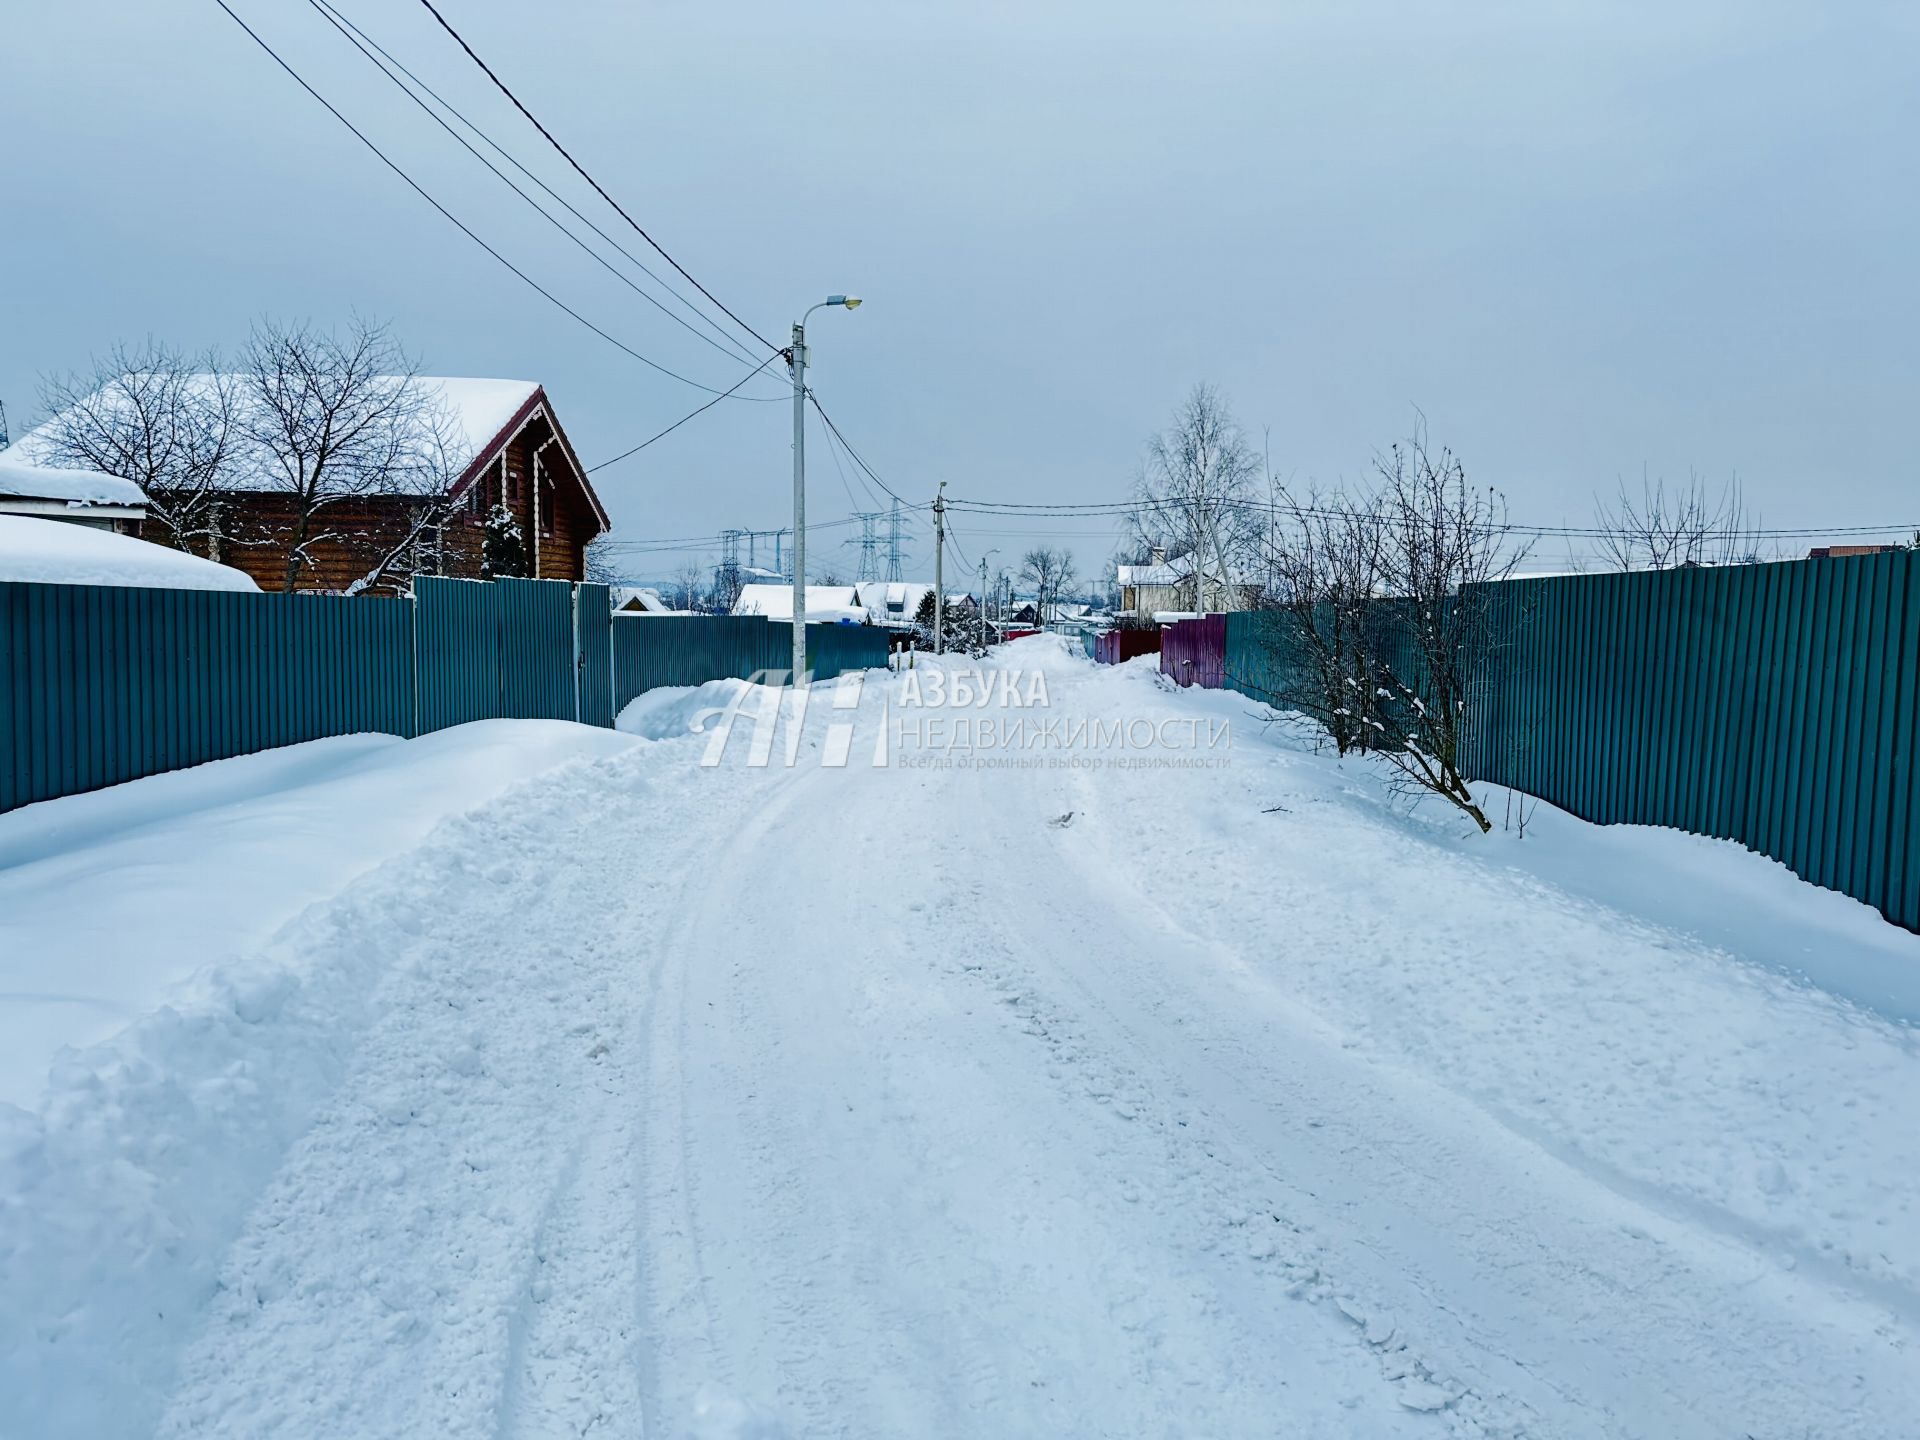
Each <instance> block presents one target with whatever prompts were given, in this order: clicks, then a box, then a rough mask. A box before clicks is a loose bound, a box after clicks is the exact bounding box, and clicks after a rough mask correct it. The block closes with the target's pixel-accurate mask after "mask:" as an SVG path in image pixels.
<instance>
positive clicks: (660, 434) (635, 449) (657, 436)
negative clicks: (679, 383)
mask: <svg viewBox="0 0 1920 1440" xmlns="http://www.w3.org/2000/svg"><path fill="white" fill-rule="evenodd" d="M779 358H780V357H779V356H778V355H769V356H768V357H767V358H766V359H764V360H762V361H761V362H760V363H759V364H758V365H756V366H754V367H753V369H751V370H749V371H748V372H747V373H746V374H744V375H742V376H741V377H740V378H739V379H738V380H736V381H734V382H733V389H732V390H724V391H722V392H721V393H720V394H718V395H716V396H714V397H713V398H712V399H711V400H709V401H707V402H706V403H705V404H704V405H699V406H696V407H695V408H694V409H692V410H689V411H688V412H687V413H686V414H684V415H682V416H681V417H680V418H679V419H678V420H676V421H674V422H673V423H672V424H671V425H669V426H667V428H666V429H664V430H660V431H656V432H655V433H654V434H652V435H649V436H648V437H647V438H646V439H644V440H642V441H641V442H640V443H639V444H638V445H634V446H632V447H630V448H628V449H626V450H622V451H621V452H620V453H619V454H618V455H615V456H612V457H611V458H609V459H606V460H602V461H601V462H600V463H599V464H598V465H589V466H588V467H587V473H588V474H589V475H591V474H592V473H593V472H594V471H596V470H604V469H606V468H607V467H608V466H609V465H617V464H619V463H620V461H622V460H625V459H627V458H628V457H629V456H632V455H638V454H639V453H640V452H641V451H642V450H644V449H646V448H647V447H648V446H649V445H651V444H653V442H654V441H656V440H664V439H666V437H667V436H669V435H671V434H672V433H673V432H674V431H676V430H678V429H679V428H680V427H681V426H682V425H684V424H686V423H687V422H688V421H689V420H691V419H693V418H694V417H695V416H697V415H702V414H705V413H706V412H707V411H709V410H711V409H712V408H713V407H714V406H716V405H718V404H719V403H720V402H721V401H722V400H725V399H727V398H728V397H729V396H731V395H732V394H733V391H734V390H738V389H739V388H740V387H741V386H742V385H744V384H746V383H747V382H748V381H749V380H751V379H753V377H754V376H756V375H758V374H759V373H760V372H761V371H762V370H764V369H766V368H767V366H769V365H771V364H772V363H773V362H774V361H775V360H778V359H779Z"/></svg>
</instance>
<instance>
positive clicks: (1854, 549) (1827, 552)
mask: <svg viewBox="0 0 1920 1440" xmlns="http://www.w3.org/2000/svg"><path fill="white" fill-rule="evenodd" d="M1908 548H1909V547H1908V546H1905V545H1816V546H1814V547H1813V549H1811V550H1809V551H1807V558H1808V559H1809V560H1841V559H1845V558H1846V557H1847V556H1849V555H1886V554H1890V553H1892V552H1893V551H1896V550H1905V549H1908Z"/></svg>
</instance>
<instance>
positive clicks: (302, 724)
mask: <svg viewBox="0 0 1920 1440" xmlns="http://www.w3.org/2000/svg"><path fill="white" fill-rule="evenodd" d="M411 609H412V607H411V605H410V604H409V603H408V602H407V601H405V600H400V599H393V598H384V597H382V598H373V597H369V598H365V599H358V598H356V599H354V600H351V601H347V600H329V599H324V598H309V597H305V596H299V595H259V594H242V593H232V592H226V591H204V590H154V589H143V588H135V587H128V586H114V585H33V584H24V583H4V584H0V679H3V680H4V684H5V695H4V697H0V810H11V809H14V808H15V807H17V806H20V805H27V804H31V803H33V802H34V801H37V800H50V799H53V798H55V797H56V796H60V795H70V794H75V793H77V792H80V791H83V790H95V789H99V788H100V787H102V786H105V785H114V784H118V783H119V782H121V781H123V780H133V779H137V778H139V777H140V776H143V775H153V774H157V773H159V772H161V771H163V770H175V769H179V768H181V767H183V766H188V765H200V764H204V763H206V762H207V761H209V760H222V759H226V758H228V757H230V756H234V755H244V754H248V753H250V752H252V751H255V750H262V749H266V748H268V747H270V746H274V745H290V744H293V743H295V742H297V741H301V740H315V739H319V738H321V737H323V736H327V735H345V734H354V733H360V732H367V731H377V732H382V733H385V734H391V735H411V734H412V733H414V732H413V672H414V658H413V627H412V617H411V614H410V612H411Z"/></svg>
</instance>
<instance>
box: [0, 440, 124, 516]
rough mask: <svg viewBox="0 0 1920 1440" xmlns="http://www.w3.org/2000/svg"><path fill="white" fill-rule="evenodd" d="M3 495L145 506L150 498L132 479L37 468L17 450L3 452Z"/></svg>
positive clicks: (0, 480) (78, 503) (0, 460)
mask: <svg viewBox="0 0 1920 1440" xmlns="http://www.w3.org/2000/svg"><path fill="white" fill-rule="evenodd" d="M0 495H6V496H12V497H15V498H18V499H23V500H64V501H65V502H66V503H67V504H69V505H72V506H75V507H78V506H83V505H131V506H136V507H138V506H144V505H145V504H146V503H147V497H146V496H145V495H144V494H142V493H141V491H140V487H139V486H138V485H136V484H134V483H133V481H131V480H122V479H120V478H119V477H118V476H117V475H102V474H101V473H100V472H99V471H98V470H65V469H61V468H58V467H56V466H52V465H35V464H33V463H32V462H30V461H28V460H26V459H25V458H16V457H15V454H14V452H13V450H11V449H9V450H7V451H6V452H5V453H0Z"/></svg>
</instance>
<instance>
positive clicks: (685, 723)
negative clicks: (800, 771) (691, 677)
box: [613, 680, 767, 740]
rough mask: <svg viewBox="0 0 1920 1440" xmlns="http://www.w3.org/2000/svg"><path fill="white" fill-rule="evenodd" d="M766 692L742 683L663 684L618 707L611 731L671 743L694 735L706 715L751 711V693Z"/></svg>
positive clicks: (754, 702)
mask: <svg viewBox="0 0 1920 1440" xmlns="http://www.w3.org/2000/svg"><path fill="white" fill-rule="evenodd" d="M766 689H767V687H766V686H763V685H752V684H749V683H748V682H747V681H745V680H709V681H708V682H707V683H706V684H704V685H663V686H661V687H660V688H659V689H657V690H649V691H647V692H646V693H645V694H642V695H636V696H635V697H634V698H633V699H631V700H629V701H628V702H627V703H626V705H625V706H623V707H622V708H621V711H620V714H619V715H618V716H617V717H615V719H614V722H613V724H614V728H615V729H616V730H619V731H620V732H622V733H623V734H627V735H638V736H639V737H640V738H641V739H643V740H673V739H677V738H678V737H680V736H682V735H691V734H695V733H697V732H696V731H695V729H694V727H695V726H696V725H699V724H700V723H701V721H702V719H703V718H704V717H706V716H707V715H708V714H709V713H710V712H715V711H725V710H728V709H731V708H733V707H734V706H736V705H737V706H739V707H741V708H742V709H745V710H752V709H754V708H755V707H756V706H757V704H758V701H757V700H756V699H755V698H754V692H763V691H765V690H766Z"/></svg>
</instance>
